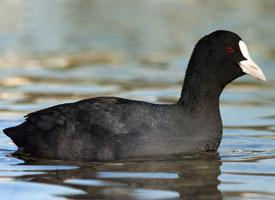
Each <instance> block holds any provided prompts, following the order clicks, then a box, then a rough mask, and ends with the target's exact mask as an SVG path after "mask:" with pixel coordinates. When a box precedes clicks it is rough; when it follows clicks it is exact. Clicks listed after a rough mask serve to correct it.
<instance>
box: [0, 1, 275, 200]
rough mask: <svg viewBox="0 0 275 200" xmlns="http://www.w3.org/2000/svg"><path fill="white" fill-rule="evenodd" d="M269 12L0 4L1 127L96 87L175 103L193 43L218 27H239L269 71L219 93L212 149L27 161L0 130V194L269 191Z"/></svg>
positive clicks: (273, 79) (213, 195)
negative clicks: (219, 133)
mask: <svg viewBox="0 0 275 200" xmlns="http://www.w3.org/2000/svg"><path fill="white" fill-rule="evenodd" d="M274 11H275V3H274V1H271V0H270V1H268V0H266V1H256V0H245V1H241V2H240V1H235V0H233V1H227V2H225V1H191V0H188V1H179V0H169V1H168V0H161V1H154V0H150V1H145V0H140V1H135V2H134V1H131V2H130V1H126V0H115V1H105V0H103V1H102V0H93V1H72V0H69V1H62V0H60V1H51V0H50V1H18V0H9V1H8V0H6V1H5V0H3V1H1V8H0V15H1V17H0V52H1V53H0V68H1V79H0V88H1V91H0V128H1V129H2V128H4V127H8V126H12V125H15V124H18V123H20V122H22V120H23V118H22V116H23V115H25V114H27V113H28V112H31V111H34V110H37V109H41V108H45V107H48V106H51V105H55V104H58V103H63V102H71V101H76V100H79V99H82V98H87V97H93V96H99V95H100V96H102V95H104V96H105V95H108V96H109V95H115V96H120V97H126V98H134V99H142V100H146V101H151V102H160V103H163V102H174V101H175V100H176V99H177V97H178V95H179V92H180V89H181V82H182V79H183V76H184V71H185V67H186V64H187V62H188V58H189V55H190V53H191V51H192V48H193V46H194V44H195V42H196V41H197V39H198V38H200V37H201V36H202V35H204V34H206V33H209V32H211V31H213V30H215V29H230V30H232V31H235V32H238V33H239V34H240V35H241V36H242V37H243V39H244V40H246V41H247V43H248V45H249V47H250V51H251V54H252V57H253V58H254V60H256V61H257V63H258V64H259V65H260V66H261V67H262V68H263V71H264V72H265V74H266V75H267V79H268V82H266V83H261V82H259V81H257V80H254V79H253V78H251V77H243V78H241V79H238V80H237V81H235V82H234V83H233V84H231V85H230V86H228V87H227V89H226V90H225V91H224V92H223V94H222V97H221V111H222V118H223V122H224V135H223V139H222V143H221V146H220V148H219V150H218V152H217V153H201V154H195V153H193V154H187V155H181V156H171V157H160V158H154V159H151V160H150V159H146V160H144V159H139V160H126V161H118V162H110V163H86V162H61V161H53V160H36V159H24V158H17V157H13V156H12V155H11V153H12V152H14V151H15V150H16V146H15V145H14V144H13V143H12V142H11V141H10V140H9V138H7V137H6V136H5V135H4V134H3V133H2V132H0V196H1V199H9V198H12V199H14V200H17V199H20V200H21V199H30V200H36V199H230V200H231V199H238V200H239V199H275V189H274V188H275V107H274V102H275V92H274V91H275V67H274V66H275V48H274V47H275V39H274V36H275V27H274V18H275V12H274Z"/></svg>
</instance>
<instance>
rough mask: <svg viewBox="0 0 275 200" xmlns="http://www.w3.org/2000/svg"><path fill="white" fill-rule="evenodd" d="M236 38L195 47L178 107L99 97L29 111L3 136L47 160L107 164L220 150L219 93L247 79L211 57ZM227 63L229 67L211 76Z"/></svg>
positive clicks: (221, 34)
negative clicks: (24, 118) (242, 79)
mask: <svg viewBox="0 0 275 200" xmlns="http://www.w3.org/2000/svg"><path fill="white" fill-rule="evenodd" d="M214 33H215V32H214ZM212 34H213V33H212ZM232 34H233V33H231V32H226V31H220V32H216V33H215V37H213V35H212V36H211V34H210V36H211V37H209V36H208V37H209V38H207V36H206V37H205V38H203V39H202V40H201V41H200V42H199V43H198V44H197V45H196V47H195V49H194V52H193V54H192V56H191V59H190V62H189V65H188V69H187V71H186V78H185V81H184V86H183V89H182V94H181V97H180V99H179V100H178V102H176V103H175V104H169V105H168V104H152V103H147V102H143V101H135V100H128V99H122V98H116V97H97V98H91V99H85V100H82V101H79V102H75V103H68V104H62V105H57V106H54V107H50V108H47V109H44V110H40V111H37V112H33V113H30V114H28V115H27V116H26V120H25V122H23V123H22V124H20V125H18V126H16V127H12V128H8V129H5V130H4V132H5V134H7V135H8V136H9V137H11V139H12V140H13V141H14V142H15V144H16V145H17V146H18V147H19V150H18V151H20V152H23V153H28V154H30V155H32V156H35V157H43V158H57V159H70V160H93V161H104V160H114V159H123V158H132V157H138V156H153V155H167V154H169V155H170V154H180V153H185V152H198V151H216V150H217V148H218V147H219V144H220V141H221V137H222V121H221V117H220V111H219V97H220V94H221V92H222V91H223V89H224V87H225V85H226V84H227V83H229V82H231V81H232V80H234V79H235V78H237V77H240V76H242V75H244V73H243V71H242V70H241V68H240V67H238V68H237V67H236V66H235V64H232V63H230V62H229V61H230V60H229V61H228V60H226V57H225V55H223V54H222V55H223V56H224V57H225V58H223V59H215V58H218V56H219V54H217V55H216V54H215V53H213V52H215V50H216V46H215V42H217V40H221V39H219V38H224V37H225V36H232ZM232 37H233V39H234V37H235V39H236V40H238V41H239V40H240V38H239V37H238V36H236V35H235V34H233V36H232ZM229 41H231V40H229ZM211 45H212V46H213V47H211ZM206 46H207V47H206ZM208 48H210V49H211V50H212V51H209V49H208ZM235 48H236V47H235ZM209 56H210V57H211V59H210V60H207V58H208V57H209ZM197 57H198V58H197ZM239 57H241V56H239ZM212 58H213V59H214V60H212ZM240 60H241V58H240ZM215 62H217V63H215ZM227 62H229V64H228V65H229V66H230V67H231V68H230V69H227V68H225V69H218V71H217V72H215V73H214V74H213V70H214V69H216V67H217V66H218V67H219V66H220V67H222V66H223V65H226V64H227ZM231 65H232V66H231ZM235 67H236V68H235ZM230 70H231V71H230ZM224 72H225V73H226V74H225V75H224V74H223V73H224Z"/></svg>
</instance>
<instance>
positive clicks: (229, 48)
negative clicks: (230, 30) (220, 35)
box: [226, 47, 234, 53]
mask: <svg viewBox="0 0 275 200" xmlns="http://www.w3.org/2000/svg"><path fill="white" fill-rule="evenodd" d="M226 51H227V53H233V51H234V49H233V48H232V47H227V48H226Z"/></svg>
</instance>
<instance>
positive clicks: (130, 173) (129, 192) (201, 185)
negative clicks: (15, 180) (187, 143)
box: [19, 153, 222, 200]
mask: <svg viewBox="0 0 275 200" xmlns="http://www.w3.org/2000/svg"><path fill="white" fill-rule="evenodd" d="M29 163H30V164H40V165H41V164H42V165H45V164H49V162H48V161H47V163H45V162H41V161H35V162H34V161H32V162H29ZM52 164H56V163H55V162H53V163H51V165H52ZM62 164H63V165H64V164H67V163H64V162H62ZM68 164H74V165H78V166H80V168H79V169H74V170H61V171H54V172H53V171H50V172H48V173H46V174H41V175H32V176H23V177H19V179H20V180H22V179H23V180H24V179H25V180H28V181H31V182H38V183H49V184H56V185H62V186H66V187H72V188H75V189H80V190H83V191H84V192H86V194H83V195H65V197H66V198H68V199H144V198H145V197H146V195H156V197H155V198H153V197H152V196H151V197H150V196H148V197H147V198H150V199H158V198H159V199H160V198H161V197H162V196H161V195H162V194H163V195H166V196H167V198H165V199H198V200H199V199H211V200H212V199H213V200H215V199H222V195H221V192H220V191H219V190H218V188H217V187H218V185H219V183H220V182H219V180H218V176H219V175H220V173H221V172H220V166H221V164H222V163H221V161H220V158H219V155H218V154H217V153H202V154H189V155H182V156H175V157H172V156H171V157H170V156H169V157H159V159H158V160H150V159H148V158H146V160H143V158H140V159H139V160H127V161H121V162H119V163H116V162H114V163H95V164H94V163H76V162H73V163H68ZM74 180H75V181H74ZM162 192H164V193H162ZM165 192H167V193H165ZM60 195H61V196H62V194H60ZM169 195H170V197H173V198H170V197H169Z"/></svg>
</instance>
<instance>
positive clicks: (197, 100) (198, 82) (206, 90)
mask: <svg viewBox="0 0 275 200" xmlns="http://www.w3.org/2000/svg"><path fill="white" fill-rule="evenodd" d="M185 77H186V78H185V80H184V84H183V88H182V92H181V97H180V99H179V101H178V103H179V104H182V105H184V106H185V108H188V109H190V110H191V111H195V110H201V111H202V110H205V109H206V110H207V109H208V110H209V108H210V109H214V110H215V109H218V110H219V98H220V95H221V93H222V91H223V89H224V86H223V85H221V84H218V83H217V82H215V80H209V78H208V77H207V74H205V73H203V72H200V71H199V70H196V69H195V68H194V69H191V70H190V69H187V71H186V76H185Z"/></svg>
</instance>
